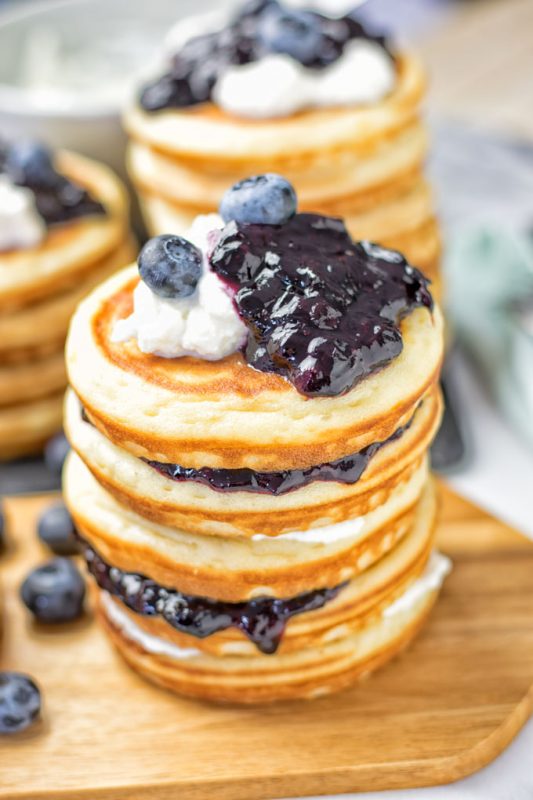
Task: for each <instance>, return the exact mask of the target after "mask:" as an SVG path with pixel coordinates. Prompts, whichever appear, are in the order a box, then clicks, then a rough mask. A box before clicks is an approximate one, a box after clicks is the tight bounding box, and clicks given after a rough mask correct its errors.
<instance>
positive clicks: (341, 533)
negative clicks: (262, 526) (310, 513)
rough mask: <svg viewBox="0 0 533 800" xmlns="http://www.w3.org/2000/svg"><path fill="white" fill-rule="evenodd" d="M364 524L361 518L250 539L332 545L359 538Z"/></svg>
mask: <svg viewBox="0 0 533 800" xmlns="http://www.w3.org/2000/svg"><path fill="white" fill-rule="evenodd" d="M365 522H366V516H362V517H355V519H348V520H345V521H344V522H337V523H335V524H334V525H324V526H323V527H322V528H309V530H307V531H289V532H288V533H281V534H280V535H279V536H275V537H272V536H265V535H264V534H262V533H256V534H254V535H253V536H252V537H251V538H252V540H253V541H256V542H260V541H264V540H267V539H268V540H270V541H285V542H305V543H306V544H333V542H338V541H340V540H341V539H351V538H353V537H357V536H359V535H360V534H361V533H362V531H363V530H364V528H365Z"/></svg>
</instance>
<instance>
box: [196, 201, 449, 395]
mask: <svg viewBox="0 0 533 800" xmlns="http://www.w3.org/2000/svg"><path fill="white" fill-rule="evenodd" d="M209 260H210V264H211V267H212V269H213V270H214V272H216V273H217V275H219V276H220V277H221V278H222V279H223V280H224V281H225V282H226V283H227V284H228V285H229V287H230V288H231V291H232V293H233V295H234V303H235V306H236V308H237V311H238V313H239V315H240V317H241V319H242V320H243V322H244V323H245V325H246V326H247V327H248V331H249V335H248V342H247V344H246V345H245V350H244V355H245V357H246V360H247V361H248V363H249V364H250V365H251V366H252V367H255V368H256V369H258V370H261V371H263V372H276V373H278V374H280V375H282V376H284V377H285V378H287V379H288V380H289V381H290V382H291V383H292V384H293V385H294V386H295V388H296V389H297V390H298V391H299V392H300V393H302V394H304V395H307V396H309V397H314V396H319V395H323V396H335V395H341V394H344V393H345V392H348V391H349V390H350V389H352V388H353V387H354V386H355V385H356V384H357V383H359V381H361V380H362V379H363V378H365V377H367V376H368V375H370V374H371V373H373V372H375V371H377V370H379V369H381V368H382V367H384V366H386V365H387V364H389V363H390V362H391V361H392V360H393V359H395V358H396V357H397V356H399V354H400V353H401V351H402V348H403V341H402V334H401V332H400V327H399V325H400V322H401V320H402V319H403V317H405V316H406V315H407V314H409V313H410V312H411V311H413V309H414V308H416V307H419V306H425V307H427V308H429V309H431V308H432V307H433V301H432V299H431V295H430V293H429V291H428V281H427V280H426V279H425V278H424V276H423V275H422V273H421V272H419V271H418V270H417V269H415V268H414V267H411V266H410V265H409V264H408V263H407V261H406V260H405V258H404V257H403V256H402V255H401V254H400V253H397V252H396V251H393V250H386V249H384V248H382V247H379V246H377V245H374V244H371V243H369V242H354V241H352V239H351V238H350V235H349V234H348V232H347V230H346V228H345V226H344V223H343V222H342V221H341V220H339V219H334V218H330V217H323V216H318V215H316V214H296V215H295V216H294V217H292V219H290V220H289V221H288V222H287V223H286V224H284V225H256V224H246V223H237V222H235V221H233V222H230V223H229V224H228V225H226V227H225V228H224V229H223V230H222V231H221V234H220V237H219V239H218V241H217V243H216V246H215V247H214V250H213V252H212V253H211V255H210V257H209Z"/></svg>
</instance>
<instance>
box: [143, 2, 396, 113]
mask: <svg viewBox="0 0 533 800" xmlns="http://www.w3.org/2000/svg"><path fill="white" fill-rule="evenodd" d="M354 39H370V40H372V41H374V42H377V43H378V44H379V45H381V46H382V47H383V49H384V50H386V51H387V48H386V46H385V41H384V39H383V37H381V36H372V35H371V34H370V33H368V32H367V31H366V30H365V28H364V27H363V26H362V25H361V23H359V22H357V20H355V19H354V18H353V17H352V16H351V15H347V16H345V17H342V18H341V19H331V18H329V17H326V16H323V15H322V14H319V13H317V12H314V11H300V10H292V9H288V8H284V7H283V6H282V5H281V4H280V3H279V2H277V0H252V2H249V3H246V4H245V5H244V6H243V8H242V9H241V11H240V12H239V13H238V14H237V15H236V16H235V17H234V18H233V19H232V20H231V21H230V22H229V24H228V25H227V26H226V27H225V28H223V29H222V30H220V31H217V32H216V33H207V34H204V35H202V36H196V37H194V38H193V39H190V40H189V41H188V42H187V43H186V44H184V45H183V47H182V48H181V50H179V51H178V52H177V53H176V54H175V55H174V57H173V58H172V61H171V64H170V68H169V70H168V72H166V73H165V74H164V75H162V76H161V77H160V78H159V79H158V80H156V81H154V82H153V83H150V84H148V85H147V86H145V87H144V89H143V90H142V92H141V96H140V103H141V106H142V107H143V108H144V109H145V110H146V111H158V110H160V109H163V108H171V107H173V108H183V107H186V106H193V105H196V104H198V103H205V102H207V101H208V100H210V99H211V96H212V92H213V89H214V87H215V84H216V82H217V80H218V79H219V77H220V76H221V75H222V74H223V73H224V72H225V70H226V69H227V68H228V67H229V66H233V65H242V64H249V63H251V62H253V61H259V60H260V59H261V58H264V57H265V56H267V55H271V54H274V53H283V54H285V55H288V56H290V57H291V58H293V59H294V60H296V61H299V62H300V63H301V64H302V65H303V66H304V67H309V68H312V69H317V70H318V69H323V68H324V67H327V66H329V65H330V64H333V63H334V62H335V61H337V59H339V58H340V57H341V56H342V53H343V51H344V47H345V46H346V44H347V43H348V42H350V41H352V40H354ZM387 52H388V51H387Z"/></svg>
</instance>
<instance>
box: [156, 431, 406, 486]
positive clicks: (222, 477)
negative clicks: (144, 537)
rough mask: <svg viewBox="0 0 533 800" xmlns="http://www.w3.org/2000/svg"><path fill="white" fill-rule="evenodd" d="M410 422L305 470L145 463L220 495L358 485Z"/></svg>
mask: <svg viewBox="0 0 533 800" xmlns="http://www.w3.org/2000/svg"><path fill="white" fill-rule="evenodd" d="M412 421H413V418H411V419H410V420H409V422H408V423H407V424H406V425H404V426H403V427H401V428H398V430H396V431H395V432H394V433H393V434H392V436H389V438H388V439H385V440H384V441H382V442H373V443H372V444H369V445H368V446H367V447H365V448H364V449H363V450H360V451H359V452H358V453H354V454H353V455H351V456H344V457H343V458H339V459H338V460H337V461H330V462H327V463H325V464H319V465H318V466H316V467H307V468H306V469H287V470H283V471H281V472H256V471H255V470H253V469H247V468H243V469H212V468H210V467H202V468H201V469H193V468H192V467H180V466H179V464H166V463H164V462H161V461H148V459H143V460H144V461H146V463H147V464H149V465H150V466H151V467H153V468H154V469H156V470H157V471H158V472H160V473H161V474H162V475H165V476H166V477H167V478H171V479H172V480H174V481H195V482H196V483H202V484H204V485H205V486H209V487H211V489H215V490H216V491H219V492H257V493H259V494H273V495H276V496H278V495H281V494H286V492H292V491H294V490H295V489H300V488H302V486H307V485H308V484H309V483H312V482H314V481H334V482H336V483H347V484H353V483H357V481H358V480H359V478H360V477H361V475H362V474H363V472H364V471H365V469H366V468H367V466H368V464H369V463H370V460H371V459H372V458H373V457H374V456H375V455H376V453H377V452H378V451H379V450H381V448H382V447H384V446H385V445H387V444H390V443H391V442H394V441H396V440H397V439H399V438H400V437H401V436H402V435H403V434H404V433H405V431H406V430H408V428H409V427H410V426H411V423H412Z"/></svg>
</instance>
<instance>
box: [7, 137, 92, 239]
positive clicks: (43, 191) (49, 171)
mask: <svg viewBox="0 0 533 800" xmlns="http://www.w3.org/2000/svg"><path fill="white" fill-rule="evenodd" d="M0 174H4V175H7V176H8V178H10V179H11V180H12V181H13V183H14V184H15V185H16V186H23V187H24V188H26V189H30V190H31V191H32V192H33V194H34V196H35V205H36V207H37V211H38V212H39V214H40V216H41V217H42V218H43V220H44V221H45V223H46V224H47V225H48V226H50V225H56V224H58V223H61V222H70V221H71V220H74V219H79V218H80V217H87V216H90V215H93V214H105V209H104V207H103V205H102V204H101V203H99V202H98V201H97V200H94V199H93V198H92V197H91V195H90V194H89V192H87V190H86V189H84V188H82V187H81V186H78V185H77V184H76V183H74V182H73V181H71V180H69V179H68V178H66V177H65V176H64V175H61V174H60V173H59V172H58V171H57V170H56V168H55V166H54V163H53V158H52V154H51V152H50V151H49V150H48V149H47V148H46V147H44V145H42V144H39V143H38V142H32V141H21V142H16V143H13V144H10V145H8V144H3V143H0Z"/></svg>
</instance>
